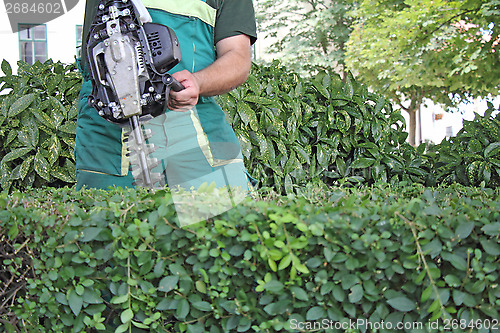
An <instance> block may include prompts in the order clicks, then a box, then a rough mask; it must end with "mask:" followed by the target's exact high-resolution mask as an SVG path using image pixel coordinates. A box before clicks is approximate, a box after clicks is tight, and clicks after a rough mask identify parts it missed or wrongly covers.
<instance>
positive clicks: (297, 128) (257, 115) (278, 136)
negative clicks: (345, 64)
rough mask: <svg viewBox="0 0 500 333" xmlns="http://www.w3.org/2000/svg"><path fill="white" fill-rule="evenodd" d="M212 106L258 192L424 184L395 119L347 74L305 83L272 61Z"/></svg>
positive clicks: (396, 115) (417, 161) (380, 101)
mask: <svg viewBox="0 0 500 333" xmlns="http://www.w3.org/2000/svg"><path fill="white" fill-rule="evenodd" d="M219 100H220V102H221V104H222V107H223V109H224V110H226V111H227V114H228V118H229V121H230V123H231V124H232V125H233V128H234V129H235V132H236V134H237V135H238V137H239V139H240V143H241V145H242V149H243V154H244V157H245V161H246V165H247V168H248V169H249V171H250V173H251V174H252V175H253V176H254V177H255V178H257V179H259V180H260V181H261V182H262V185H264V186H274V187H276V188H277V189H278V190H279V191H282V190H284V191H285V192H287V193H292V192H294V190H295V189H294V188H297V187H300V186H302V185H304V184H306V183H308V182H310V181H318V180H320V181H323V182H325V183H327V184H333V183H335V182H339V181H341V182H345V181H352V182H364V183H365V184H369V183H373V182H375V181H379V180H380V181H388V180H390V179H391V178H393V177H394V180H396V181H399V180H411V181H417V182H424V181H425V178H426V175H427V174H426V172H425V170H424V169H422V168H421V164H422V156H421V154H419V152H417V151H416V150H415V149H414V148H413V147H411V146H409V145H408V144H407V143H406V142H405V140H406V137H407V135H408V134H407V133H406V132H405V131H404V127H405V125H404V124H405V120H404V118H403V116H402V115H401V114H400V112H399V111H395V110H393V109H392V107H391V104H390V103H389V102H388V101H387V100H386V99H385V98H383V97H381V96H378V95H376V94H373V93H370V92H368V90H367V88H366V87H364V86H363V85H361V84H359V83H358V82H356V81H355V79H354V78H353V77H352V76H349V77H348V78H347V81H346V82H345V83H344V82H342V80H341V79H340V77H339V76H338V75H336V74H335V75H329V74H325V73H322V74H320V75H318V76H317V77H315V78H314V79H312V80H311V81H306V80H304V79H302V78H301V77H300V76H299V75H298V74H296V73H293V72H289V71H288V70H287V69H286V68H285V67H283V66H281V65H280V64H279V62H274V63H272V64H271V65H269V66H258V65H254V66H253V70H252V75H251V76H250V77H249V78H248V80H247V82H246V83H245V84H244V85H242V86H241V87H239V88H237V89H235V90H233V91H231V92H230V93H228V94H226V95H224V96H222V97H221V98H220V99H219ZM420 153H421V152H420ZM283 187H284V188H283Z"/></svg>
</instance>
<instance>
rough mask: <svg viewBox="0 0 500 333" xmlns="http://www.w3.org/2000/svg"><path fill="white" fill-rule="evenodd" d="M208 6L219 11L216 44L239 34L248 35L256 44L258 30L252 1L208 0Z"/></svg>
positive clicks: (216, 22)
mask: <svg viewBox="0 0 500 333" xmlns="http://www.w3.org/2000/svg"><path fill="white" fill-rule="evenodd" d="M207 4H208V5H210V6H211V7H213V8H215V9H217V17H216V21H215V43H217V42H218V41H220V40H222V39H224V38H226V37H231V36H235V35H239V34H244V35H248V36H249V37H250V40H251V41H252V44H253V43H255V41H256V40H257V29H256V26H255V13H254V9H253V4H252V1H251V0H207Z"/></svg>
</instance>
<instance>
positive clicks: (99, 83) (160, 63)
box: [86, 0, 184, 188]
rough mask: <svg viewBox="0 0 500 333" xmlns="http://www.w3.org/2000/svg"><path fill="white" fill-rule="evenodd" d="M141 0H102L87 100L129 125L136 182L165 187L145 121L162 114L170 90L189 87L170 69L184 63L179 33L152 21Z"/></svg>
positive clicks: (90, 52) (90, 45)
mask: <svg viewBox="0 0 500 333" xmlns="http://www.w3.org/2000/svg"><path fill="white" fill-rule="evenodd" d="M151 21H152V20H151V16H150V15H149V13H148V11H147V10H146V8H145V7H144V5H143V4H142V3H141V2H140V0H119V1H118V0H101V1H100V3H99V5H98V8H97V11H96V15H95V16H94V20H93V22H92V26H91V28H90V32H89V34H88V37H87V47H86V55H87V62H88V65H89V70H90V76H91V81H92V94H91V95H90V96H89V97H88V103H89V105H90V106H91V107H94V108H95V109H96V110H97V112H98V113H99V115H100V116H101V117H103V118H104V119H106V120H108V121H110V122H112V123H115V124H119V125H120V126H122V127H129V128H130V131H129V132H128V133H127V139H126V140H125V143H126V144H127V146H128V149H129V157H130V163H131V166H132V175H133V177H134V185H136V186H142V187H149V188H155V187H161V186H163V185H164V184H165V180H164V177H163V175H162V174H161V173H155V172H152V170H153V168H155V167H156V166H157V165H158V163H159V162H158V161H157V160H156V159H155V158H152V157H151V156H150V154H151V153H152V152H154V151H155V149H156V147H155V146H154V145H153V144H148V143H147V140H148V139H150V138H151V136H152V133H151V131H148V130H145V129H144V128H143V126H142V124H143V123H145V122H146V121H148V120H150V119H152V118H154V117H156V116H158V115H160V114H162V113H163V112H164V111H165V109H166V105H167V102H168V95H169V91H170V89H173V90H174V91H180V90H182V89H184V87H183V86H182V85H181V84H180V83H179V82H178V81H176V80H175V79H174V78H173V77H172V76H170V74H168V73H167V71H169V70H170V69H172V68H173V67H174V66H175V65H176V64H178V63H179V61H180V58H181V54H180V47H179V42H178V40H177V37H176V35H175V33H174V31H173V30H172V29H170V28H169V27H167V26H165V25H162V24H158V23H152V22H151Z"/></svg>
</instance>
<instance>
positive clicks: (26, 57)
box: [19, 24, 47, 65]
mask: <svg viewBox="0 0 500 333" xmlns="http://www.w3.org/2000/svg"><path fill="white" fill-rule="evenodd" d="M19 54H20V58H21V60H22V61H26V62H27V63H28V64H30V65H33V64H34V63H35V62H36V61H37V60H38V61H40V62H45V60H47V27H46V26H45V25H44V24H42V25H34V24H19Z"/></svg>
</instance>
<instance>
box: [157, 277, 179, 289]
mask: <svg viewBox="0 0 500 333" xmlns="http://www.w3.org/2000/svg"><path fill="white" fill-rule="evenodd" d="M177 282H179V276H178V275H169V276H166V277H164V278H163V279H161V281H160V283H159V286H158V290H159V291H163V292H166V293H168V292H169V291H171V290H174V289H175V287H177Z"/></svg>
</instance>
